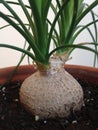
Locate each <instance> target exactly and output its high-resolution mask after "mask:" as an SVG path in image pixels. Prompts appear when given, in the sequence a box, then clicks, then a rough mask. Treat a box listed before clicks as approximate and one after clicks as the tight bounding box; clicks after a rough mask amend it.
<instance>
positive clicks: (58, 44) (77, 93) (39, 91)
mask: <svg viewBox="0 0 98 130" xmlns="http://www.w3.org/2000/svg"><path fill="white" fill-rule="evenodd" d="M28 2H29V5H25V3H24V2H23V1H22V0H18V2H13V1H5V0H1V1H0V4H2V5H4V6H5V7H6V9H8V11H9V12H10V14H5V13H3V12H2V11H0V17H1V18H3V19H4V20H5V21H7V22H8V23H9V25H11V26H13V27H14V28H15V29H16V30H17V31H18V32H19V33H20V34H21V35H22V36H23V37H24V38H25V40H26V41H27V45H28V46H27V48H26V49H22V48H19V47H16V46H14V45H8V44H2V43H0V47H7V48H11V49H14V50H17V51H20V52H23V53H24V54H26V55H28V56H29V57H30V58H31V59H32V60H33V61H34V66H36V68H37V71H36V72H35V73H34V74H32V75H31V76H30V77H28V78H27V79H26V80H25V81H24V82H23V84H22V86H21V87H20V90H19V97H20V102H21V103H22V104H23V105H24V107H25V108H26V109H27V110H28V111H30V112H31V113H32V114H33V115H34V116H35V119H36V120H40V119H48V118H49V119H50V118H53V119H54V118H64V117H68V116H69V115H70V114H71V112H72V113H75V111H78V110H80V109H81V107H82V106H83V102H84V101H83V95H84V94H83V89H82V87H81V86H80V84H79V83H78V82H77V81H76V80H75V79H74V78H73V77H72V76H71V75H70V74H69V73H68V72H66V71H64V64H65V61H66V60H67V58H68V57H69V55H70V54H71V52H72V51H73V49H74V48H81V49H86V50H90V51H92V52H94V53H96V54H98V52H97V51H96V50H95V49H92V48H90V47H87V46H83V45H81V44H78V45H74V44H73V43H74V41H75V39H76V38H77V36H78V35H79V34H80V33H81V32H82V31H83V30H84V29H85V28H88V27H89V26H90V25H91V24H96V22H97V21H98V20H95V19H93V21H92V22H90V23H88V24H86V25H85V26H82V27H81V26H79V22H80V21H81V20H82V19H83V18H84V16H85V15H86V14H88V12H90V11H91V10H92V9H93V8H94V7H95V6H96V5H97V4H98V1H94V2H93V3H92V4H91V5H90V6H88V7H87V8H86V9H85V8H84V7H85V6H84V4H83V0H78V1H76V0H68V1H64V0H62V1H59V0H56V1H55V2H56V6H55V5H54V4H53V3H52V1H51V0H50V1H48V0H47V1H46V2H44V1H43V0H38V1H36V0H33V1H30V0H28ZM10 4H14V5H16V6H20V7H21V8H22V10H23V12H24V14H25V16H26V18H27V20H28V24H25V23H24V22H23V21H22V20H21V18H20V17H19V16H18V14H17V12H15V11H14V7H11V6H10ZM50 8H51V9H52V11H53V13H54V15H55V16H54V20H53V21H52V22H51V21H50V19H49V18H48V13H49V10H50ZM92 14H93V13H92ZM93 16H94V14H93ZM9 25H6V26H9ZM6 26H4V27H6ZM56 26H57V27H58V28H59V31H58V29H57V28H56ZM4 27H2V28H4ZM51 44H53V45H54V48H53V49H52V50H50V45H51ZM90 45H95V46H97V43H96V41H94V42H93V43H90ZM32 51H33V52H32ZM24 56H25V55H23V56H22V59H23V58H24ZM22 59H21V60H22ZM65 97H66V100H65Z"/></svg>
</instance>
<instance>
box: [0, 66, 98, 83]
mask: <svg viewBox="0 0 98 130" xmlns="http://www.w3.org/2000/svg"><path fill="white" fill-rule="evenodd" d="M64 68H65V70H66V71H68V72H69V73H70V74H71V75H72V76H73V77H75V78H80V79H83V80H87V81H89V82H91V83H94V84H98V68H94V67H89V66H82V65H72V64H66V65H65V66H64ZM14 69H15V66H11V67H6V68H1V69H0V85H1V84H3V83H4V82H6V81H7V79H8V78H9V76H10V74H11V72H12V71H13V70H14ZM35 71H36V69H35V68H34V66H33V65H21V66H19V67H18V69H17V71H16V73H15V75H14V76H13V78H12V79H11V82H17V81H20V82H23V80H24V79H25V78H27V77H28V76H30V75H31V74H33V73H34V72H35Z"/></svg>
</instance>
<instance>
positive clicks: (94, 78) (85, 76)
mask: <svg viewBox="0 0 98 130" xmlns="http://www.w3.org/2000/svg"><path fill="white" fill-rule="evenodd" d="M14 69H15V67H8V68H2V69H0V85H1V84H4V83H5V82H6V81H7V80H8V79H9V76H10V74H11V73H12V71H13V70H14ZM65 69H66V70H67V71H68V72H69V73H70V74H72V75H73V76H74V77H75V78H79V79H80V80H85V81H88V82H89V83H93V84H96V86H98V69H97V68H93V67H86V66H79V65H65ZM35 71H36V69H35V68H34V66H32V65H24V66H20V67H19V68H18V69H17V71H16V73H15V75H14V76H13V77H12V79H11V82H12V83H14V82H23V80H24V79H25V78H27V77H28V76H29V75H31V74H32V73H34V72H35ZM95 91H96V90H95ZM11 93H12V95H15V94H16V91H15V92H14V94H13V91H12V92H10V94H11ZM1 106H2V105H1ZM14 106H15V104H14ZM16 106H17V103H16ZM6 107H7V106H6ZM19 107H21V106H18V113H19V112H21V111H20V110H21V109H19ZM4 108H5V106H4ZM12 108H13V107H12ZM16 108H17V107H15V110H14V112H15V113H16V115H18V114H17V111H16ZM90 108H92V107H90ZM0 110H3V108H2V109H1V108H0ZM8 110H9V111H10V109H9V107H8ZM92 110H93V109H90V111H89V113H90V116H91V119H93V118H94V119H93V120H94V121H93V122H95V121H96V122H97V116H96V111H97V110H96V109H95V110H94V112H93V113H95V114H94V115H92V114H91V113H92ZM9 111H8V112H7V111H6V112H7V113H8V116H7V114H6V116H7V117H9ZM12 111H13V110H12ZM83 111H84V109H83ZM10 112H11V111H10ZM22 112H23V110H22ZM16 115H15V117H16ZM20 115H21V114H20ZM87 115H88V112H87ZM95 116H96V118H95ZM27 117H28V115H27ZM27 117H26V118H25V119H27ZM84 117H85V114H84ZM18 118H19V117H18ZM18 118H16V119H15V122H14V126H16V127H17V123H16V122H17V119H18ZM8 119H9V118H8ZM20 119H21V118H20ZM25 119H24V120H25ZM95 119H96V120H95ZM30 120H31V116H30ZM20 121H21V120H19V123H20ZM26 122H27V120H26ZM28 122H29V121H28ZM12 123H13V122H12ZM53 123H54V121H53ZM64 123H65V122H64ZM86 123H87V122H86ZM7 124H8V126H9V122H8V123H7ZM7 124H6V126H7ZM96 124H98V123H96ZM35 125H36V124H35ZM93 125H94V124H93ZM1 126H2V122H1V124H0V128H1ZM60 126H61V124H60V125H58V123H56V124H55V125H53V124H52V125H50V124H48V123H47V124H46V125H42V128H43V129H44V130H53V129H54V130H61V127H60ZM94 126H95V125H94ZM2 127H4V128H5V122H4V126H2ZM11 127H13V124H12V125H11ZM39 127H40V126H39ZM90 128H91V129H90ZM5 129H6V128H5ZM5 129H4V130H5ZM7 129H8V128H7ZM62 129H64V128H62ZM65 129H66V130H75V129H78V130H82V129H84V130H98V127H97V126H96V128H95V129H94V128H93V127H92V124H91V125H90V126H88V125H85V121H84V120H83V121H81V122H80V124H77V125H76V124H74V125H73V124H71V125H69V126H68V127H67V128H65ZM65 129H64V130H65Z"/></svg>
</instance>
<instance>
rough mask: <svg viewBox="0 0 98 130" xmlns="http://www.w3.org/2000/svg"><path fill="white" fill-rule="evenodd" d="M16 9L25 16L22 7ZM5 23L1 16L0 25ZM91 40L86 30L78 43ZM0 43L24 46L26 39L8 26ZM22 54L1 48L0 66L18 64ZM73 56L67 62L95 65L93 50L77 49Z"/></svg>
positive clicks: (1, 35) (0, 31)
mask: <svg viewBox="0 0 98 130" xmlns="http://www.w3.org/2000/svg"><path fill="white" fill-rule="evenodd" d="M25 1H27V0H25ZM84 1H85V2H86V3H88V4H89V3H91V2H93V0H84ZM97 8H98V7H97ZM2 9H3V10H5V9H4V8H3V7H2V6H0V10H2ZM16 9H17V11H18V13H19V14H20V15H21V17H23V18H24V16H23V14H22V12H21V11H20V8H18V7H17V8H16ZM94 10H95V12H97V10H98V9H94ZM5 11H6V10H5ZM88 20H90V16H89V15H88V16H87V17H86V18H85V19H84V21H83V23H85V22H87V21H88ZM3 24H5V21H3V20H2V19H1V18H0V26H2V25H3ZM90 40H91V39H90V37H89V35H87V32H85V33H82V35H81V36H80V37H79V38H78V39H77V41H76V43H80V42H83V41H88V42H89V41H90ZM0 43H7V44H9V43H10V44H14V45H18V46H20V47H23V45H24V39H23V38H22V36H21V35H20V34H19V33H17V31H15V30H14V29H13V28H11V27H8V28H6V29H3V30H0ZM20 56H21V53H19V52H16V51H14V50H11V49H5V48H0V68H3V67H8V66H14V65H16V64H17V63H18V61H19V59H20ZM71 57H72V59H71V60H69V61H68V62H67V63H70V64H79V65H86V66H93V60H94V59H93V58H94V54H93V53H91V52H89V53H88V52H86V51H84V50H80V49H76V50H75V51H74V52H73V53H72V55H71ZM22 64H27V58H25V59H24V61H23V62H22Z"/></svg>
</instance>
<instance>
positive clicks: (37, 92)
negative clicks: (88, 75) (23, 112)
mask: <svg viewBox="0 0 98 130" xmlns="http://www.w3.org/2000/svg"><path fill="white" fill-rule="evenodd" d="M20 101H21V103H22V104H24V106H25V107H26V108H27V109H28V110H29V111H30V112H31V113H32V114H34V115H35V116H36V115H37V116H39V118H41V119H43V118H54V117H67V116H68V115H69V114H70V112H72V111H76V110H79V109H80V108H81V106H82V105H83V90H82V88H81V86H80V85H79V83H78V82H77V81H76V80H75V79H74V78H73V77H72V76H71V75H70V74H69V73H68V72H66V71H65V70H64V68H63V67H62V66H61V65H60V66H59V65H57V64H56V66H55V65H54V66H52V67H50V69H49V70H47V72H45V73H44V72H42V73H40V72H39V71H37V72H35V73H34V74H33V75H31V76H30V77H29V78H27V79H26V80H25V81H24V82H23V84H22V86H21V88H20Z"/></svg>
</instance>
